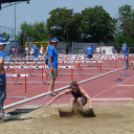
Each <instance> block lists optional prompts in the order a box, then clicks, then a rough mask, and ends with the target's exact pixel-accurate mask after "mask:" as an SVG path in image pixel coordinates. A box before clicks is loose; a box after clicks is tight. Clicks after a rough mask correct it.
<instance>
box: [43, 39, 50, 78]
mask: <svg viewBox="0 0 134 134" xmlns="http://www.w3.org/2000/svg"><path fill="white" fill-rule="evenodd" d="M50 45H51V41H49V42H48V46H47V48H46V52H45V54H44V56H43V59H45V57H46V60H45V66H48V49H49V47H50ZM44 72H45V74H44V76H45V75H46V68H45V69H44Z"/></svg>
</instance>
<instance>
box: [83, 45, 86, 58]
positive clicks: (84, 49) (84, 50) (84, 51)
mask: <svg viewBox="0 0 134 134" xmlns="http://www.w3.org/2000/svg"><path fill="white" fill-rule="evenodd" d="M83 53H84V59H86V47H84V48H83Z"/></svg>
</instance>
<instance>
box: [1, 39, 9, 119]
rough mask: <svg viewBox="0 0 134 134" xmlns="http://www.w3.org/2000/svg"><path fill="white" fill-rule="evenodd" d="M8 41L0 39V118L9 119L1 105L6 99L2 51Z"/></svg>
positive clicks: (3, 54) (3, 55)
mask: <svg viewBox="0 0 134 134" xmlns="http://www.w3.org/2000/svg"><path fill="white" fill-rule="evenodd" d="M8 43H9V42H8V41H5V40H4V39H2V38H1V39H0V116H1V117H2V116H4V117H9V116H11V115H10V114H7V113H5V112H4V111H3V103H4V101H5V98H6V75H5V71H4V58H5V53H4V52H3V50H4V49H5V46H6V44H8Z"/></svg>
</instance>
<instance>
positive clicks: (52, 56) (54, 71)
mask: <svg viewBox="0 0 134 134" xmlns="http://www.w3.org/2000/svg"><path fill="white" fill-rule="evenodd" d="M51 43H52V46H50V47H49V49H48V67H49V69H50V78H51V81H50V91H51V94H50V95H51V96H55V95H56V93H54V84H55V80H56V78H57V77H58V51H57V49H56V47H57V44H58V39H57V38H55V37H54V38H52V40H51Z"/></svg>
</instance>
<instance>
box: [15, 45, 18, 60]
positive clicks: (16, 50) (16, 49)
mask: <svg viewBox="0 0 134 134" xmlns="http://www.w3.org/2000/svg"><path fill="white" fill-rule="evenodd" d="M14 57H15V59H17V57H18V48H17V46H16V47H15V49H14Z"/></svg>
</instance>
